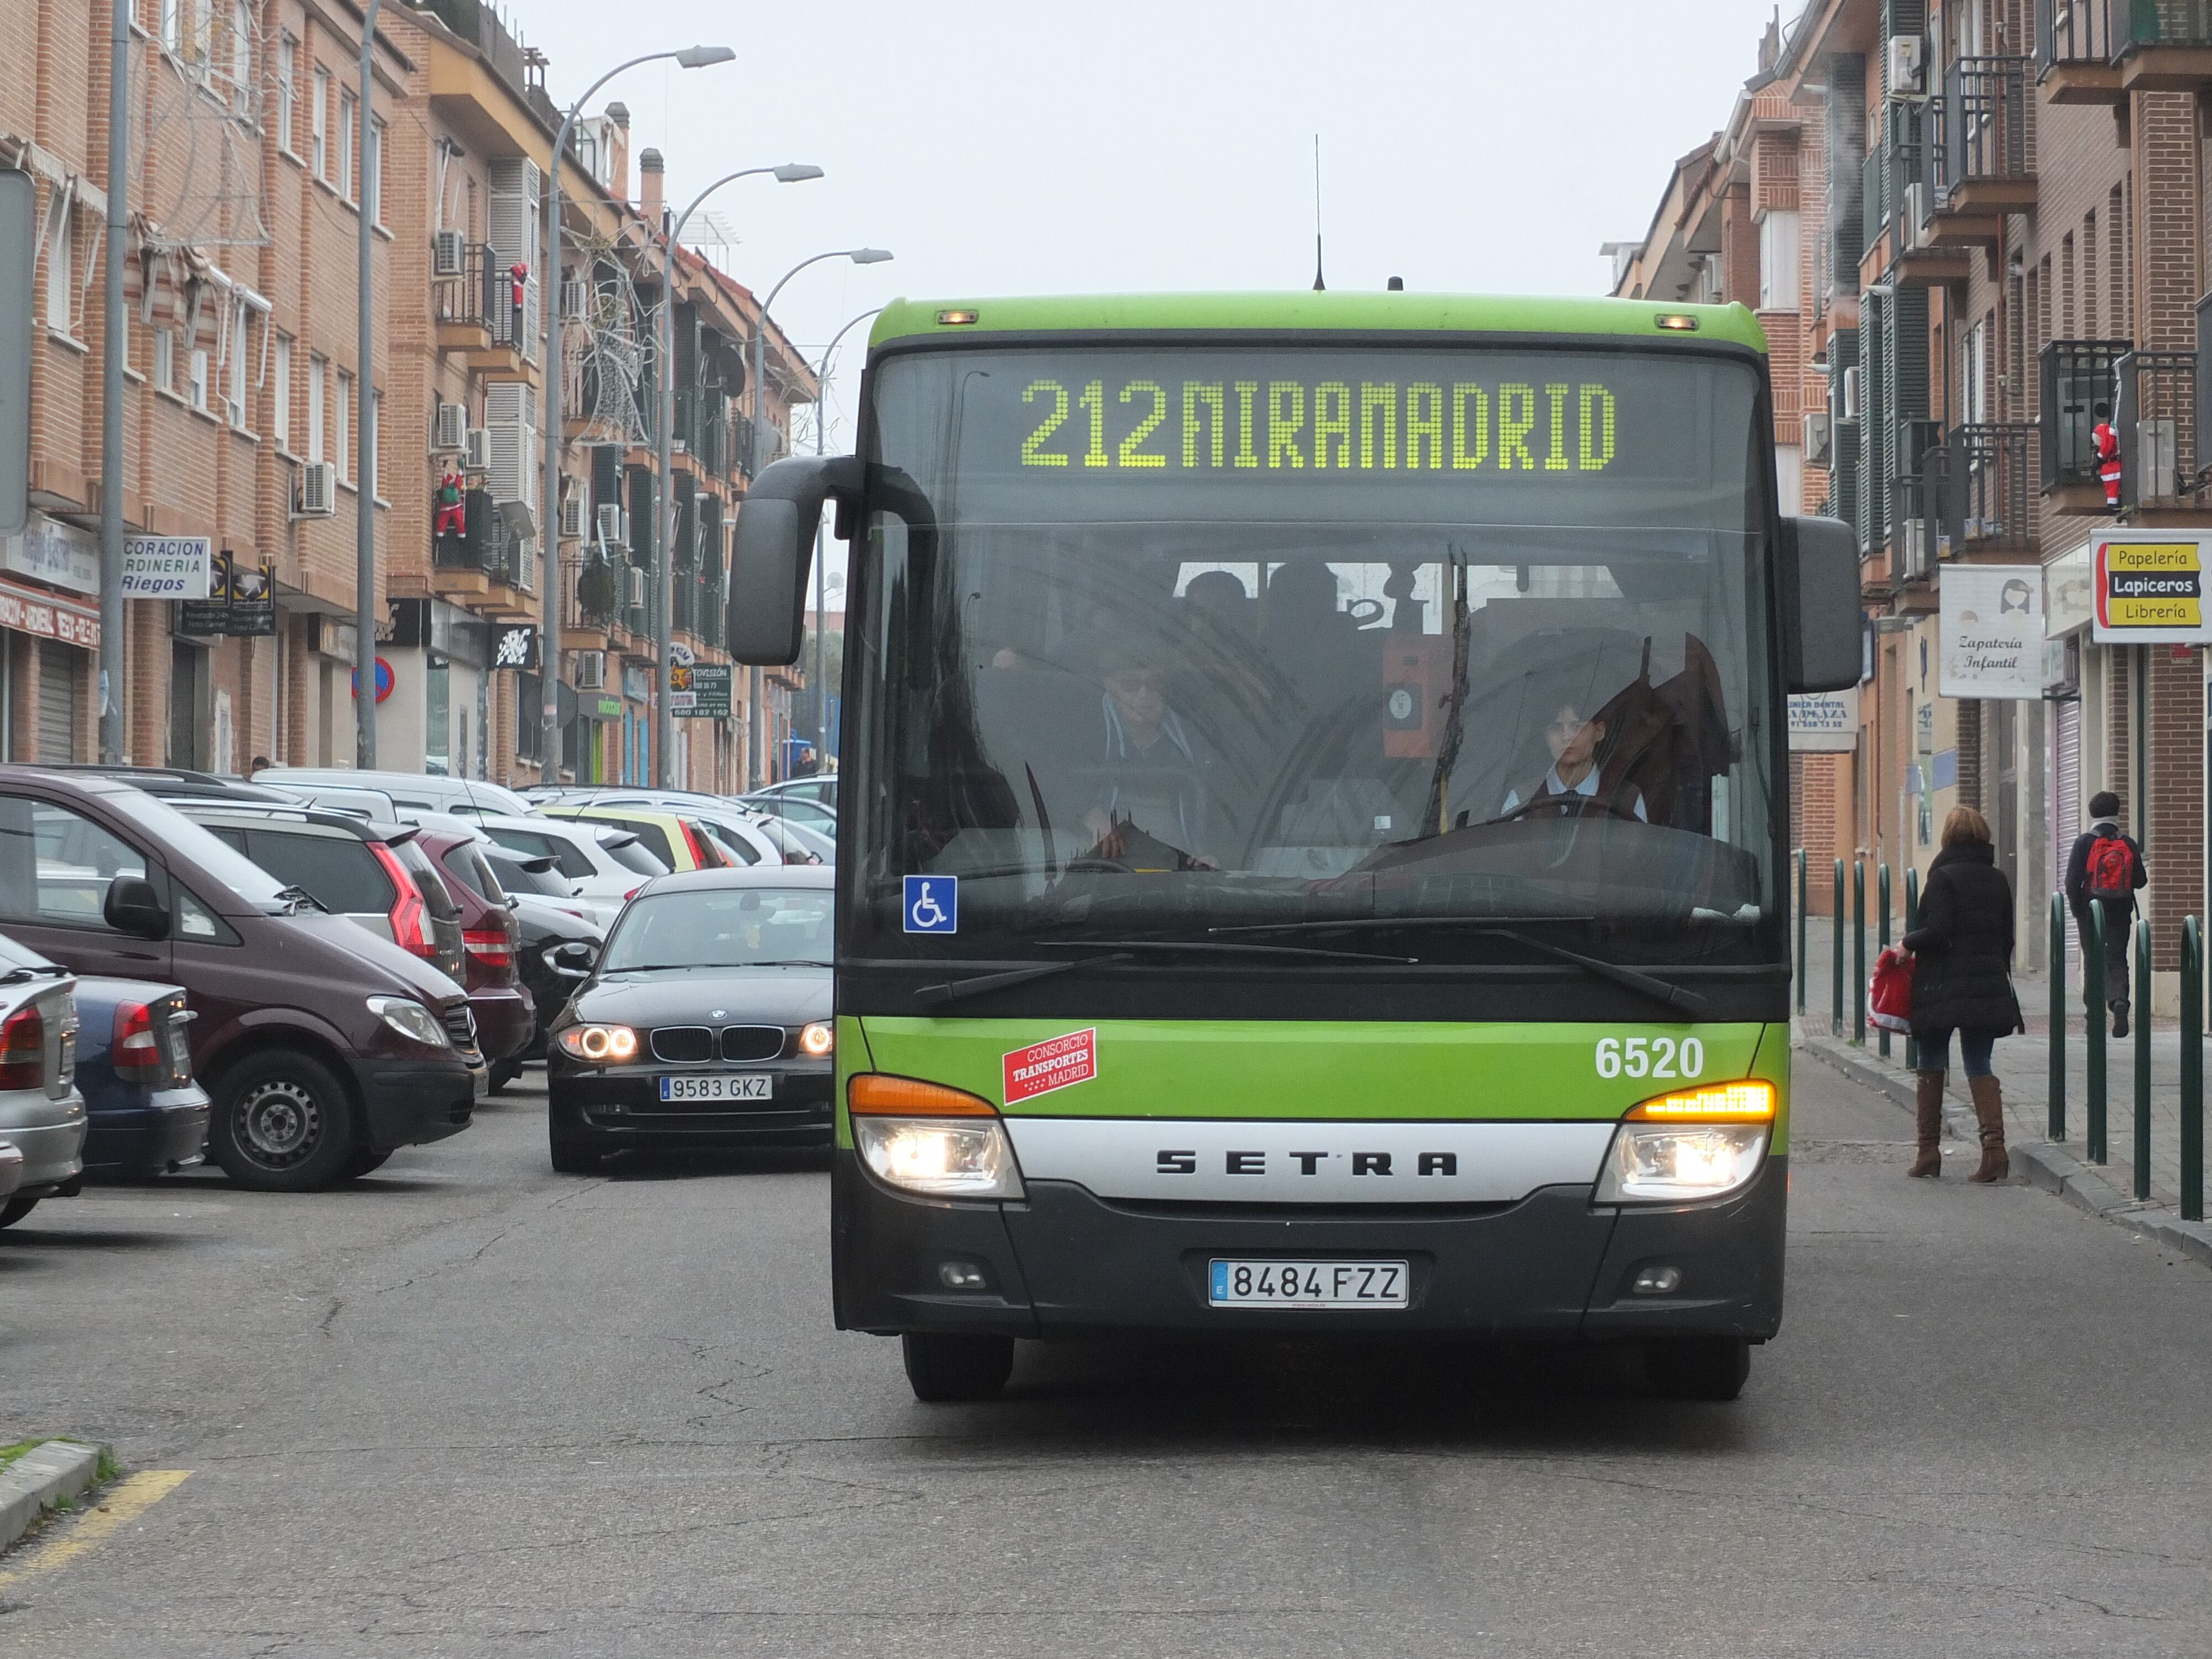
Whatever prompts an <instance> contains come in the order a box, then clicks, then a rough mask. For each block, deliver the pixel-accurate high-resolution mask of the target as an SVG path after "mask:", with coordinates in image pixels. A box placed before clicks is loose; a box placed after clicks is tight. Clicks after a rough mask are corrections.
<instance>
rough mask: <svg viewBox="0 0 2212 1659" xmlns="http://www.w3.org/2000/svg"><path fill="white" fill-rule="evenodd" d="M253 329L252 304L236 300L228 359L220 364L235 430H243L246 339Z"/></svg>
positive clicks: (247, 357) (229, 411)
mask: <svg viewBox="0 0 2212 1659" xmlns="http://www.w3.org/2000/svg"><path fill="white" fill-rule="evenodd" d="M252 332H253V308H252V307H251V306H248V305H246V303H245V302H244V301H240V302H239V304H238V306H237V307H236V308H235V309H234V311H233V313H231V325H230V361H229V362H228V363H227V364H225V365H224V368H223V397H224V401H225V403H226V404H228V414H229V416H230V423H231V425H232V426H234V427H235V428H238V430H239V431H240V432H243V431H245V430H246V364H247V363H248V362H250V361H251V358H250V356H249V355H248V353H247V351H246V342H247V341H248V340H249V339H250V338H251V337H252Z"/></svg>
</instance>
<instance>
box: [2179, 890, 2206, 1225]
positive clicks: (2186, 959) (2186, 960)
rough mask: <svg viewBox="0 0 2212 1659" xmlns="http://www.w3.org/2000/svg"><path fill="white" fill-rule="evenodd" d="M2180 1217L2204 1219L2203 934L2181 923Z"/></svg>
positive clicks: (2193, 924)
mask: <svg viewBox="0 0 2212 1659" xmlns="http://www.w3.org/2000/svg"><path fill="white" fill-rule="evenodd" d="M2181 1218H2182V1219H2183V1220H2184V1221H2202V1220H2203V1219H2204V934H2203V930H2201V929H2200V928H2199V927H2197V918H2196V917H2194V916H2188V917H2185V918H2184V919H2183V921H2182V923H2181Z"/></svg>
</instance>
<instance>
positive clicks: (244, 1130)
mask: <svg viewBox="0 0 2212 1659" xmlns="http://www.w3.org/2000/svg"><path fill="white" fill-rule="evenodd" d="M208 1092H209V1093H210V1094H211V1095H213V1096H214V1097H215V1111H214V1114H213V1115H212V1120H211V1121H210V1123H209V1125H208V1152H209V1155H210V1157H212V1158H214V1159H215V1161H216V1163H218V1164H221V1165H222V1169H223V1173H224V1174H226V1175H228V1176H229V1177H230V1178H231V1179H232V1180H233V1181H234V1182H237V1183H238V1184H239V1185H240V1186H241V1187H250V1188H254V1189H256V1190H257V1191H260V1192H281V1193H305V1192H313V1190H315V1189H316V1188H319V1187H327V1186H329V1185H330V1184H331V1182H334V1181H340V1180H343V1179H344V1178H345V1175H346V1166H347V1165H348V1164H349V1163H350V1162H351V1161H352V1160H353V1159H354V1158H356V1156H357V1155H358V1154H359V1153H360V1152H362V1151H363V1150H365V1149H363V1148H362V1146H360V1145H359V1144H358V1141H359V1137H358V1135H357V1133H356V1110H355V1108H354V1104H353V1098H352V1097H351V1096H350V1095H349V1094H348V1093H347V1092H346V1088H345V1085H344V1084H343V1083H342V1082H340V1081H339V1080H338V1078H337V1075H336V1074H335V1073H333V1072H332V1071H331V1068H330V1067H329V1066H326V1065H325V1064H323V1063H322V1062H321V1061H320V1060H318V1059H317V1058H316V1057H315V1056H313V1055H312V1054H303V1053H301V1052H300V1051H299V1050H298V1049H294V1048H272V1049H264V1051H262V1052H261V1053H259V1054H249V1055H247V1056H246V1058H245V1059H243V1060H240V1061H239V1062H238V1063H237V1064H235V1065H234V1066H228V1067H226V1068H225V1069H224V1071H223V1072H222V1075H221V1076H220V1077H218V1078H217V1079H216V1081H215V1082H214V1084H213V1085H210V1088H209V1091H208Z"/></svg>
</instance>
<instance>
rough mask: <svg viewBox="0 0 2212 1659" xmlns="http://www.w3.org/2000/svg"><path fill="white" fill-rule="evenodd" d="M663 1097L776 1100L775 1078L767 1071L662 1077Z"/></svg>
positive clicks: (679, 1098)
mask: <svg viewBox="0 0 2212 1659" xmlns="http://www.w3.org/2000/svg"><path fill="white" fill-rule="evenodd" d="M660 1097H661V1098H662V1099H663V1100H772V1099H774V1098H775V1078H773V1077H772V1076H770V1075H769V1073H766V1072H738V1073H721V1074H720V1075H714V1074H708V1075H706V1076H695V1077H665V1078H663V1079H660Z"/></svg>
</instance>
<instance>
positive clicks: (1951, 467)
mask: <svg viewBox="0 0 2212 1659" xmlns="http://www.w3.org/2000/svg"><path fill="white" fill-rule="evenodd" d="M2035 438H2036V432H2035V428H2033V426H2030V425H2027V423H2025V422H2014V423H2006V424H2002V425H2000V424H1996V423H1976V424H1973V425H1970V426H1961V427H1958V428H1954V430H1953V432H1952V434H1951V438H1950V442H1949V443H1948V445H1947V446H1946V448H1945V461H1944V465H1945V469H1946V477H1945V479H1944V486H1943V491H1942V503H1941V505H1942V524H1941V525H1940V526H1939V527H1938V530H1937V533H1936V545H1937V550H1938V552H1939V554H1940V555H1941V556H1948V557H1951V558H1956V557H1957V556H1959V555H1960V554H1961V553H1965V552H1969V551H1972V550H1976V549H1983V548H1987V549H1996V548H2020V547H2027V546H2031V545H2033V543H2034V540H2035V487H2034V483H2033V480H2034V477H2035Z"/></svg>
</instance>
